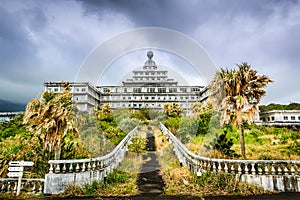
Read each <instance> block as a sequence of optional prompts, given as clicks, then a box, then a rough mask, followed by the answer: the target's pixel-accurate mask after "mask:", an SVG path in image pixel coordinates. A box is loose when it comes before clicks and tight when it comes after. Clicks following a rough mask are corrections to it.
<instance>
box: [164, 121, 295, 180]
mask: <svg viewBox="0 0 300 200" xmlns="http://www.w3.org/2000/svg"><path fill="white" fill-rule="evenodd" d="M160 128H161V131H162V132H163V133H164V134H166V135H167V136H168V137H169V140H170V142H171V143H173V144H174V152H175V155H176V156H177V157H178V159H179V161H180V163H181V164H184V165H186V166H188V167H189V168H190V170H191V171H192V172H194V173H197V174H198V175H200V174H202V172H204V171H213V172H218V171H224V172H226V173H234V174H252V175H262V174H264V175H300V161H296V160H231V159H218V158H207V157H204V156H199V155H196V154H194V153H192V152H190V151H189V150H188V149H187V148H186V146H185V145H184V144H182V143H181V141H179V140H178V139H177V138H176V137H175V136H174V134H173V133H172V132H171V131H169V130H168V129H167V128H166V127H165V126H164V125H163V124H162V123H161V122H160Z"/></svg>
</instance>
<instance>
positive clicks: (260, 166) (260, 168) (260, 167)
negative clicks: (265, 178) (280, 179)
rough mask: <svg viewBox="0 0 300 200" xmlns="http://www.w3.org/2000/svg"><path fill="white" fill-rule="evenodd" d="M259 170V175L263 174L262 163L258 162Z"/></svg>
mask: <svg viewBox="0 0 300 200" xmlns="http://www.w3.org/2000/svg"><path fill="white" fill-rule="evenodd" d="M257 171H258V174H259V175H262V165H261V164H257Z"/></svg>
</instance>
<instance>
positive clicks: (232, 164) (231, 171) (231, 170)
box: [230, 163, 235, 174]
mask: <svg viewBox="0 0 300 200" xmlns="http://www.w3.org/2000/svg"><path fill="white" fill-rule="evenodd" d="M230 173H231V174H235V169H234V163H231V167H230Z"/></svg>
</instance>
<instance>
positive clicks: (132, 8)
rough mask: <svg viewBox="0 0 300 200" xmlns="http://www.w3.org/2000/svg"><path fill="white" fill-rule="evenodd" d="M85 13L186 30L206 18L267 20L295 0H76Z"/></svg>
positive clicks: (208, 19) (209, 19)
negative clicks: (110, 14)
mask: <svg viewBox="0 0 300 200" xmlns="http://www.w3.org/2000/svg"><path fill="white" fill-rule="evenodd" d="M79 1H80V2H81V4H82V6H83V7H84V10H85V12H84V13H85V14H86V15H89V14H95V13H96V14H98V15H99V17H100V18H101V16H102V14H103V13H104V12H118V13H123V14H124V15H126V16H129V17H130V19H131V20H132V21H133V22H135V23H136V25H137V26H143V27H144V26H148V27H151V26H154V27H165V28H171V29H175V30H178V31H183V32H189V31H192V30H193V29H195V28H196V27H198V26H199V25H201V24H203V23H206V22H207V21H222V22H223V23H228V24H231V23H232V22H233V19H234V18H236V17H243V16H250V17H253V18H258V19H259V20H260V21H265V20H267V19H268V18H269V17H270V16H271V15H272V14H273V13H274V12H275V11H276V9H277V7H280V8H281V14H282V15H286V14H287V13H288V12H287V11H288V10H289V9H290V7H292V6H293V5H294V4H296V3H298V1H297V0H288V1H278V0H269V1H263V2H262V1H261V0H252V1H248V0H226V1H222V0H221V1H220V0H201V1H182V0H174V1H169V0H144V1H139V0H126V1H123V0H101V1H94V0H83V1H82V0H79Z"/></svg>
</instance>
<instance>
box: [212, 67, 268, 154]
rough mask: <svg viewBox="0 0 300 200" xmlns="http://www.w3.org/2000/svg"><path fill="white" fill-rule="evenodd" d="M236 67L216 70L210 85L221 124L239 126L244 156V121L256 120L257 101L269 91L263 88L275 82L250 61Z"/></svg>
mask: <svg viewBox="0 0 300 200" xmlns="http://www.w3.org/2000/svg"><path fill="white" fill-rule="evenodd" d="M237 66H238V69H237V70H228V69H226V70H225V69H221V70H220V71H219V72H217V73H216V76H215V78H214V80H213V81H212V83H211V85H210V90H211V91H210V93H211V97H210V98H211V99H212V101H214V102H216V103H218V104H219V105H220V107H219V108H220V110H221V112H222V115H221V123H222V124H228V123H230V122H232V124H233V125H234V126H238V127H239V128H240V142H241V153H242V156H243V158H244V159H245V158H246V150H245V142H244V127H243V123H244V122H246V123H249V124H250V123H252V122H253V121H254V116H256V115H257V114H258V109H257V106H258V103H259V102H260V100H261V98H262V97H263V96H264V95H265V94H266V92H265V90H264V89H263V88H265V87H266V86H267V84H268V83H270V82H273V81H272V80H271V79H270V78H269V77H267V76H265V75H262V76H259V75H258V74H257V73H258V72H257V71H256V70H253V69H251V66H250V65H248V64H247V63H242V64H240V65H237ZM244 111H246V112H244Z"/></svg>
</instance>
